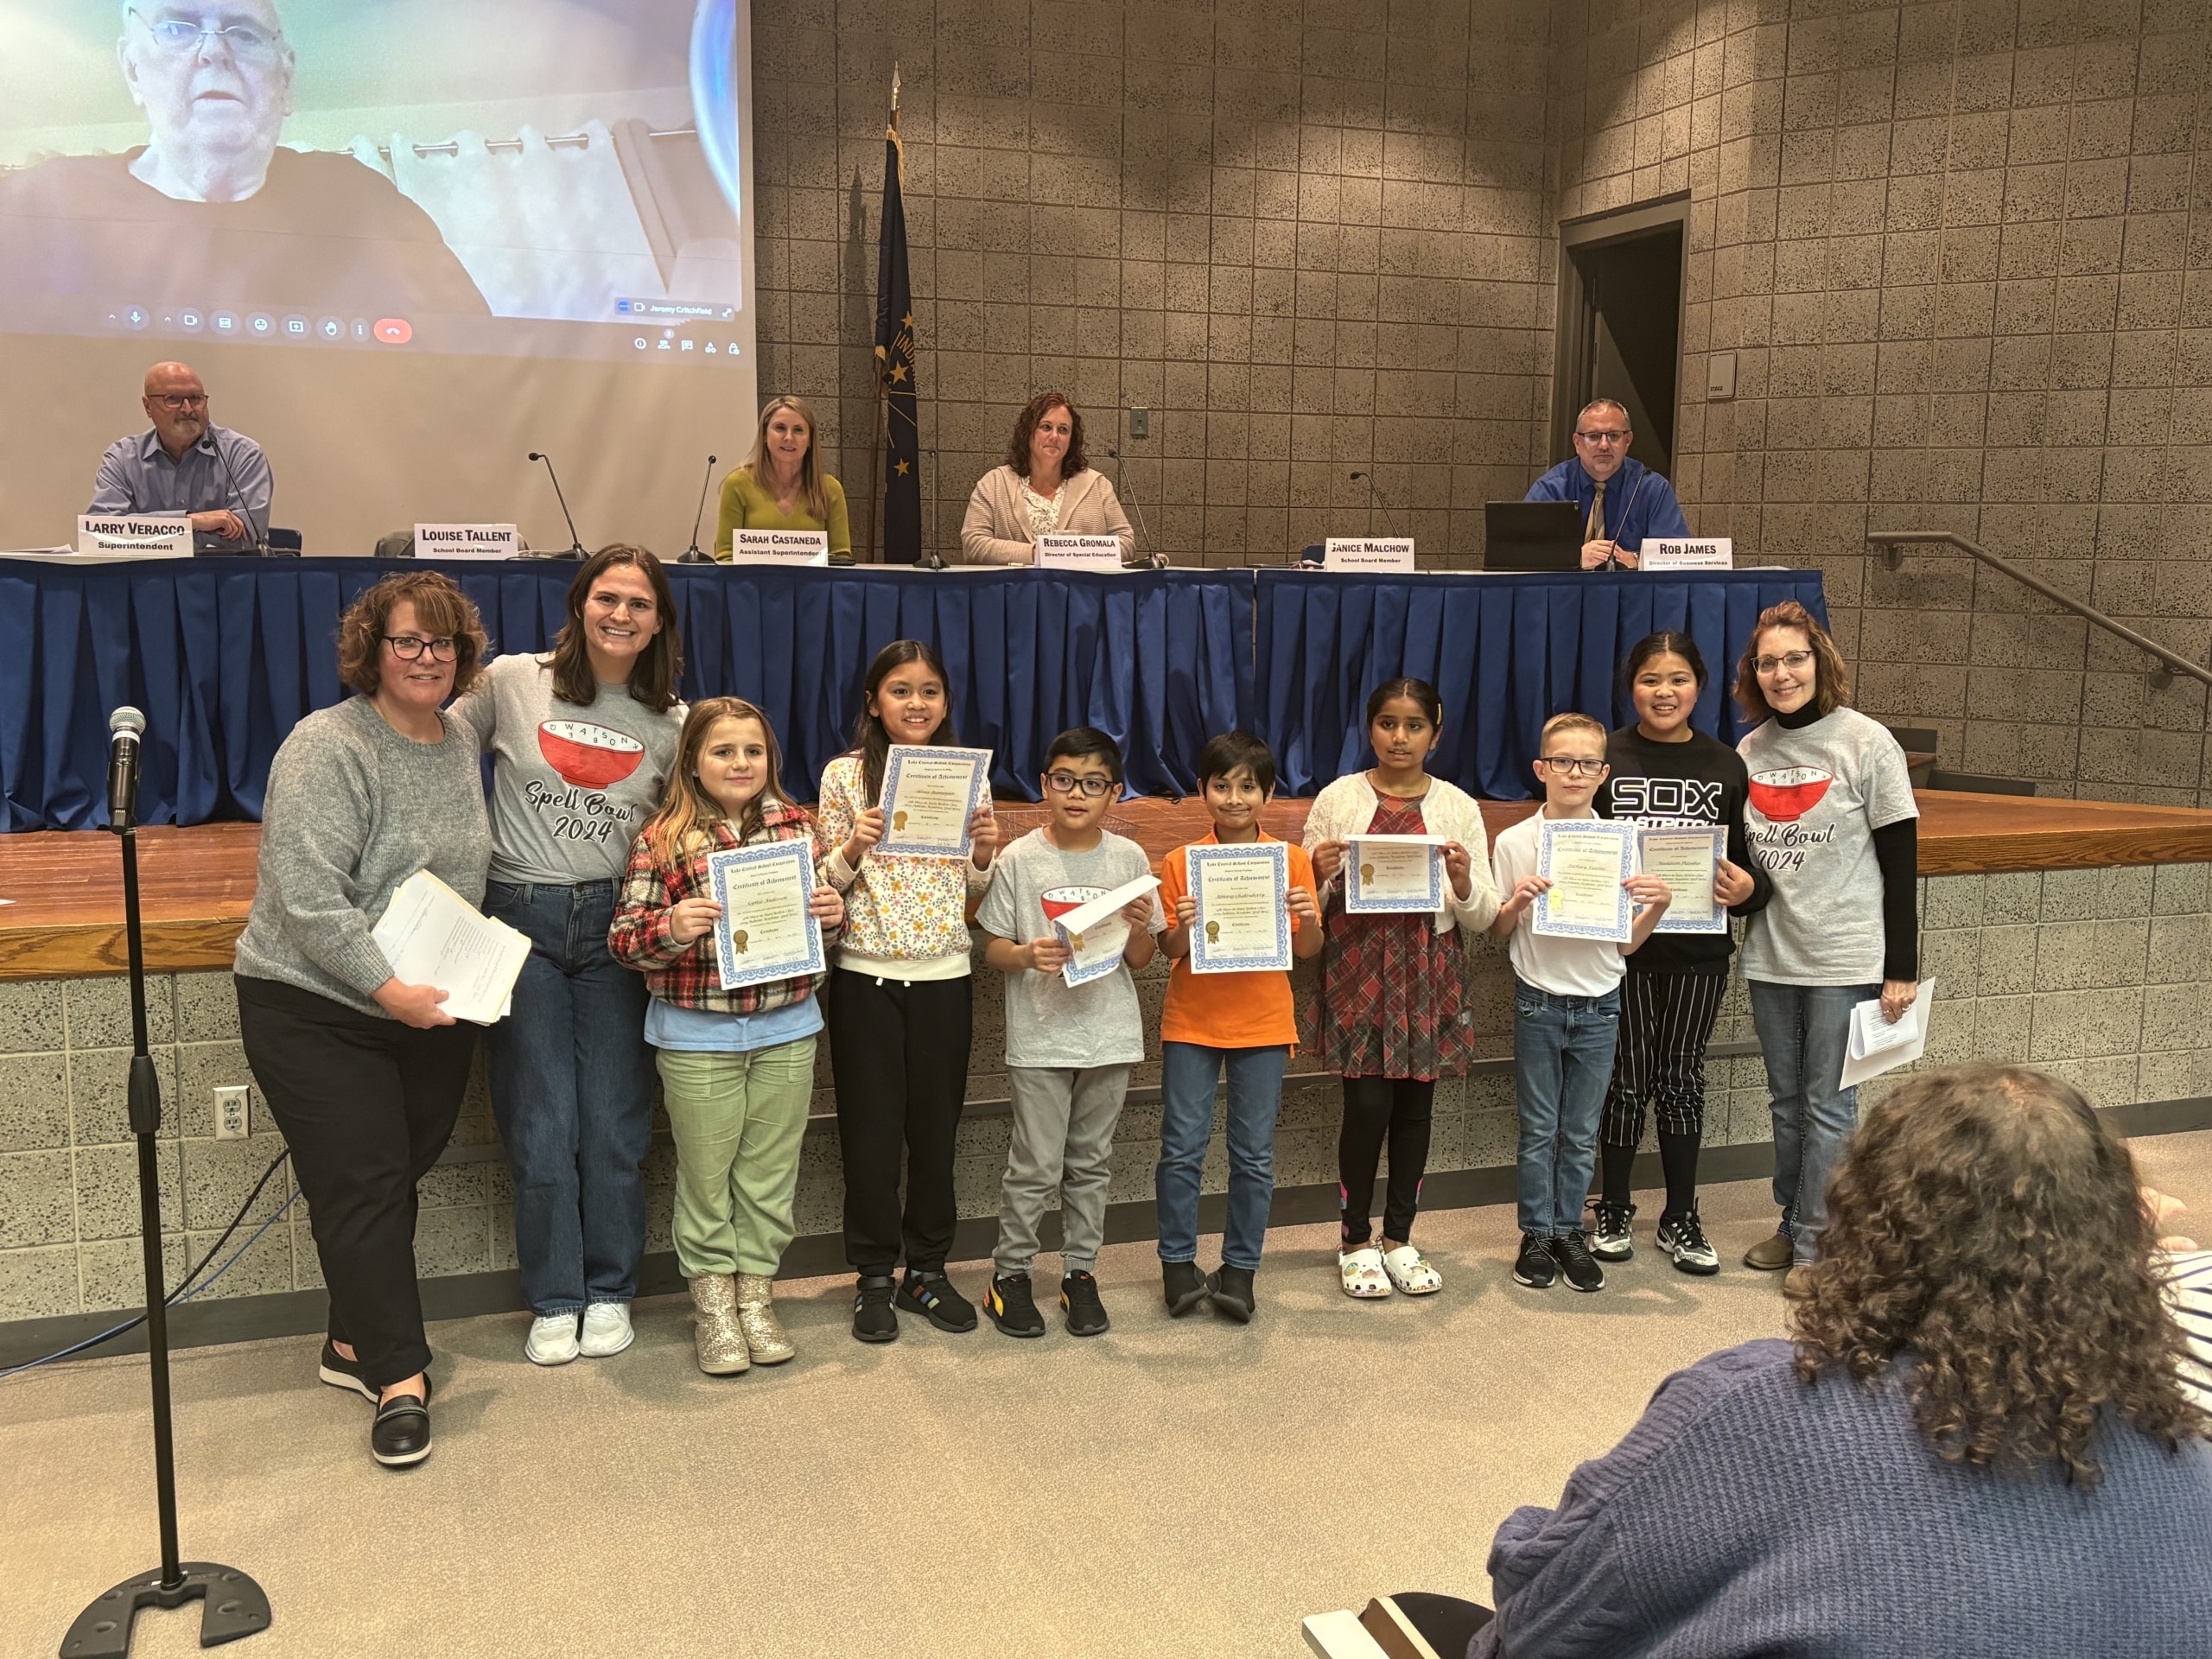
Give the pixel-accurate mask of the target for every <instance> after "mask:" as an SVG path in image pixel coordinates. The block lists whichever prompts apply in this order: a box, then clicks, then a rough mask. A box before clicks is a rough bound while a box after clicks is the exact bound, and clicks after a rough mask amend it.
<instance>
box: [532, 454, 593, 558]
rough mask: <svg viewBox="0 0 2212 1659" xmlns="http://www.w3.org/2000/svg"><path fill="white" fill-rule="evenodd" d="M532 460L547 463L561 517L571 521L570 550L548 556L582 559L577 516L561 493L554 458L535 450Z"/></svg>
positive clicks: (581, 540) (547, 470) (547, 473)
mask: <svg viewBox="0 0 2212 1659" xmlns="http://www.w3.org/2000/svg"><path fill="white" fill-rule="evenodd" d="M530 458H531V460H532V461H543V462H544V463H545V476H546V477H548V478H550V479H551V480H553V499H555V500H556V501H558V502H559V503H560V504H561V516H562V517H563V518H566V519H567V520H568V521H569V550H568V551H567V552H565V553H554V554H549V555H548V557H550V558H556V559H581V558H582V557H583V556H584V543H583V538H582V537H580V536H578V535H577V534H576V521H575V516H574V515H573V514H571V513H570V512H569V498H568V497H567V496H565V495H563V493H561V474H558V473H556V472H555V471H554V470H553V457H552V456H550V455H549V454H546V453H545V452H544V451H543V449H533V450H531V452H530Z"/></svg>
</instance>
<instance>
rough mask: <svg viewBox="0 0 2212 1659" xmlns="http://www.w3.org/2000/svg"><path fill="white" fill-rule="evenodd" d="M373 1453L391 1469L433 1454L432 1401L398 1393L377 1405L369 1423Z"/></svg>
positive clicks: (371, 1453)
mask: <svg viewBox="0 0 2212 1659" xmlns="http://www.w3.org/2000/svg"><path fill="white" fill-rule="evenodd" d="M369 1455H370V1456H371V1457H372V1458H374V1459H376V1460H377V1461H378V1463H380V1464H382V1465H384V1466H385V1468H387V1469H404V1468H406V1467H408V1466H409V1465H411V1464H417V1463H420V1462H422V1461H423V1459H425V1458H427V1457H429V1455H430V1403H429V1401H427V1400H417V1399H416V1397H415V1396H414V1395H411V1394H395V1395H392V1396H391V1399H389V1400H387V1401H385V1402H384V1403H383V1404H382V1405H380V1406H378V1408H377V1420H376V1421H375V1422H374V1423H372V1425H370V1427H369Z"/></svg>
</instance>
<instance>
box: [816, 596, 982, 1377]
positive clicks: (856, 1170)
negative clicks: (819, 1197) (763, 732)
mask: <svg viewBox="0 0 2212 1659" xmlns="http://www.w3.org/2000/svg"><path fill="white" fill-rule="evenodd" d="M893 744H901V745H908V746H924V745H934V746H937V747H945V748H954V747H958V743H957V740H956V739H955V737H954V735H953V725H952V683H951V682H950V680H948V679H947V678H946V677H945V672H944V664H943V663H942V662H940V661H939V660H938V654H937V652H934V651H933V650H931V648H930V647H929V646H928V645H924V644H923V643H922V642H921V641H920V640H918V639H894V640H893V641H892V642H891V644H889V645H886V646H885V647H884V648H883V649H882V650H881V651H880V652H877V653H876V657H875V661H874V663H872V664H869V666H868V680H867V683H866V687H865V689H864V690H863V691H862V693H861V716H860V721H859V724H858V726H857V728H856V729H855V733H854V746H853V748H852V750H851V751H850V753H845V754H841V755H839V756H838V757H837V758H836V760H832V761H831V762H830V763H829V765H828V766H825V767H824V768H823V772H822V806H821V810H822V839H823V845H824V846H826V847H828V848H829V858H828V860H827V861H826V862H825V863H824V864H823V874H825V875H826V876H828V878H829V883H830V885H831V886H832V887H836V888H837V889H838V891H839V892H841V893H844V894H845V895H846V908H847V911H848V918H847V922H846V926H845V933H844V938H843V940H842V943H841V944H839V946H838V949H837V965H836V969H834V970H833V971H832V972H831V974H830V976H829V986H830V988H829V1059H830V1064H831V1065H832V1066H833V1067H834V1068H835V1070H836V1079H837V1130H838V1141H839V1144H840V1147H841V1148H842V1153H843V1157H844V1167H845V1256H846V1259H847V1260H848V1261H849V1262H851V1263H852V1264H853V1267H854V1268H855V1270H856V1272H857V1273H858V1274H859V1276H860V1283H859V1285H858V1287H857V1288H856V1291H855V1295H854V1299H853V1335H854V1336H855V1337H856V1338H859V1339H860V1340H861V1341H862V1342H890V1341H892V1340H893V1339H894V1338H897V1336H898V1334H899V1313H898V1310H899V1308H902V1307H903V1308H905V1309H906V1311H907V1312H908V1313H913V1314H916V1315H918V1316H919V1317H921V1318H924V1319H928V1320H929V1322H930V1323H931V1325H935V1326H937V1328H938V1330H940V1331H973V1330H974V1329H975V1328H976V1308H975V1305H974V1304H973V1303H972V1302H970V1301H969V1300H967V1299H966V1298H965V1297H963V1296H962V1295H961V1294H960V1293H959V1292H958V1291H957V1290H955V1289H954V1288H953V1287H952V1281H950V1279H948V1278H946V1277H945V1275H944V1258H945V1256H946V1255H948V1254H949V1253H950V1250H951V1249H952V1234H953V1227H954V1224H955V1223H956V1222H957V1219H958V1215H959V1212H958V1211H957V1209H956V1208H955V1206H954V1203H953V1197H952V1155H953V1145H954V1140H955V1137H956V1136H957V1133H958V1131H959V1128H960V1107H961V1103H962V1101H963V1099H964V1098H965V1097H966V1096H967V1093H968V1042H969V1029H970V1022H971V1019H972V998H971V995H970V993H971V981H970V979H969V950H970V949H971V944H970V941H969V937H968V900H969V895H970V894H973V893H981V892H982V890H983V889H984V888H985V887H988V886H989V885H990V883H991V876H992V874H993V869H992V862H991V861H992V856H993V855H994V854H995V853H996V851H997V850H998V843H999V832H998V820H997V819H996V818H995V817H993V816H992V814H991V809H990V804H989V802H988V801H985V802H984V803H983V804H982V805H981V806H979V807H977V808H976V810H975V812H974V813H973V814H972V815H971V816H970V817H969V820H968V836H969V849H970V850H969V854H968V855H967V856H966V857H957V858H941V857H923V856H919V855H896V854H889V853H880V852H877V851H876V850H875V848H876V844H877V843H878V842H880V841H881V840H882V839H883V837H884V830H885V822H884V819H885V814H884V810H883V804H882V799H883V789H884V775H885V773H886V772H887V771H888V770H889V768H890V765H891V747H892V746H893ZM902 1151H903V1153H904V1162H905V1166H906V1201H905V1204H904V1205H903V1206H902V1205H901V1204H900V1201H899V1167H900V1163H901V1153H902ZM902 1255H903V1256H904V1257H905V1259H906V1278H905V1279H904V1281H900V1280H899V1279H896V1278H894V1277H893V1274H894V1272H895V1270H896V1269H897V1268H898V1265H899V1259H900V1257H901V1256H902Z"/></svg>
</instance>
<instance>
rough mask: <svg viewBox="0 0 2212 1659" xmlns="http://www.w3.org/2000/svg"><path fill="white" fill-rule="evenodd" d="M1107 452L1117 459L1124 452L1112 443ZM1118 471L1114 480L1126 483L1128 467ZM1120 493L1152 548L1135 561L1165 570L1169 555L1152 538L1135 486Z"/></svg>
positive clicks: (1149, 547)
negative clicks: (1118, 474)
mask: <svg viewBox="0 0 2212 1659" xmlns="http://www.w3.org/2000/svg"><path fill="white" fill-rule="evenodd" d="M1106 453H1107V454H1109V455H1111V456H1112V457H1113V458H1114V459H1115V460H1116V461H1119V460H1121V458H1122V452H1121V451H1120V450H1119V449H1116V448H1114V446H1113V445H1112V444H1110V443H1109V444H1108V445H1107V446H1106ZM1117 471H1118V472H1119V473H1120V476H1119V477H1118V478H1116V480H1114V481H1115V482H1116V484H1119V485H1126V484H1127V482H1128V468H1127V467H1121V468H1118V469H1117ZM1121 495H1122V499H1125V500H1127V501H1128V504H1129V511H1130V512H1132V513H1134V514H1135V516H1136V521H1137V534H1138V535H1139V536H1141V537H1143V538H1144V545H1145V546H1146V547H1147V548H1148V549H1150V550H1151V551H1150V553H1149V555H1148V556H1147V555H1145V554H1140V555H1139V556H1137V559H1136V560H1135V563H1137V564H1141V565H1149V566H1150V567H1151V568H1152V569H1154V570H1165V569H1166V568H1167V556H1166V554H1165V553H1162V552H1161V551H1160V543H1158V542H1155V541H1154V540H1153V539H1152V527H1151V526H1150V525H1149V524H1146V523H1145V521H1144V507H1143V505H1142V504H1141V503H1140V502H1139V501H1138V500H1137V493H1136V491H1135V489H1133V488H1124V489H1122V491H1121Z"/></svg>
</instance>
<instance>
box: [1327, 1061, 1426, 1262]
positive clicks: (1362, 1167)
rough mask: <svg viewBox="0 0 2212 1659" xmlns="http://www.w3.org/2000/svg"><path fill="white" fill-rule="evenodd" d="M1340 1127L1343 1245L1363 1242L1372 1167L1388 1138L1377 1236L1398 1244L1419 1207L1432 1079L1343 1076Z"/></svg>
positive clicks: (1371, 1205) (1372, 1189) (1371, 1192)
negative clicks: (1380, 1229) (1387, 1175)
mask: <svg viewBox="0 0 2212 1659" xmlns="http://www.w3.org/2000/svg"><path fill="white" fill-rule="evenodd" d="M1435 1100H1436V1084H1434V1083H1433V1081H1428V1082H1424V1081H1423V1080H1421V1079H1420V1078H1418V1077H1346V1078H1345V1079H1344V1128H1342V1129H1341V1130H1340V1131H1339V1132H1338V1135H1337V1199H1338V1205H1339V1208H1340V1211H1341V1214H1340V1217H1339V1221H1340V1224H1341V1229H1342V1232H1343V1236H1344V1249H1348V1250H1351V1249H1358V1248H1359V1246H1361V1245H1363V1244H1364V1243H1367V1237H1368V1217H1369V1216H1370V1214H1371V1213H1372V1212H1373V1211H1374V1208H1375V1166H1376V1164H1377V1163H1379V1162H1380V1161H1381V1160H1382V1157H1383V1141H1385V1140H1386V1139H1387V1140H1388V1141H1389V1143H1390V1184H1389V1190H1388V1191H1387V1192H1386V1193H1385V1194H1384V1200H1383V1237H1385V1238H1395V1239H1396V1240H1397V1241H1398V1242H1399V1243H1406V1242H1407V1241H1408V1239H1410V1238H1411V1237H1412V1236H1413V1230H1414V1211H1417V1210H1418V1209H1420V1207H1421V1177H1422V1176H1424V1175H1426V1174H1427V1173H1428V1131H1429V1122H1430V1114H1431V1109H1432V1108H1433V1105H1434V1103H1435Z"/></svg>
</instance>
